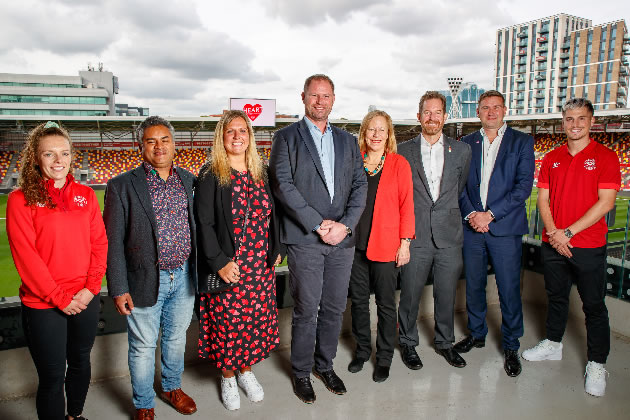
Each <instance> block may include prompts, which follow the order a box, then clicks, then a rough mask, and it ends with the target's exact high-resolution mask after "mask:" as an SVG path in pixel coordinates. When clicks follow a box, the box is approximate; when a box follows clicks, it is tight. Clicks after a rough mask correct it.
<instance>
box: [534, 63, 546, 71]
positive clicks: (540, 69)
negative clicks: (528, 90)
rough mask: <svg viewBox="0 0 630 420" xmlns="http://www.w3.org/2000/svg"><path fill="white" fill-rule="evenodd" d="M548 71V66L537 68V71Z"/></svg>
mask: <svg viewBox="0 0 630 420" xmlns="http://www.w3.org/2000/svg"><path fill="white" fill-rule="evenodd" d="M546 70H547V64H544V65H541V66H538V67H536V71H546Z"/></svg>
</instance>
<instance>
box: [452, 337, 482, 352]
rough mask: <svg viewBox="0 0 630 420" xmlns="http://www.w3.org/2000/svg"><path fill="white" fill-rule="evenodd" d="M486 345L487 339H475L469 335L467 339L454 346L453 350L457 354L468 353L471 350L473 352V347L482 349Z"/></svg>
mask: <svg viewBox="0 0 630 420" xmlns="http://www.w3.org/2000/svg"><path fill="white" fill-rule="evenodd" d="M485 345H486V339H485V337H484V338H475V337H473V336H472V335H467V336H466V338H464V339H463V340H461V341H460V342H459V343H457V344H455V345H454V346H453V350H455V351H456V352H457V353H468V352H469V351H470V350H472V348H473V347H476V348H478V349H480V348H482V347H484V346H485Z"/></svg>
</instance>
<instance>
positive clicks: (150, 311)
mask: <svg viewBox="0 0 630 420" xmlns="http://www.w3.org/2000/svg"><path fill="white" fill-rule="evenodd" d="M194 302H195V290H194V288H193V285H192V279H191V276H190V273H189V271H188V262H186V263H184V265H182V266H181V267H179V268H176V269H174V270H160V288H159V292H158V298H157V302H156V303H155V305H153V306H149V307H144V308H139V307H135V308H134V309H133V311H131V315H129V316H128V317H127V332H128V334H127V335H128V339H129V372H130V374H131V387H132V389H133V404H134V406H135V407H136V408H153V407H154V405H155V404H154V398H155V391H154V389H153V378H154V376H155V348H156V347H157V340H158V335H159V333H160V328H162V339H161V340H160V347H161V353H162V390H163V391H165V392H169V391H172V390H174V389H177V388H181V382H182V373H183V372H184V351H185V349H186V330H187V329H188V326H189V325H190V321H191V319H192V311H193V306H194Z"/></svg>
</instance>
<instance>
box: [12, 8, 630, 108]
mask: <svg viewBox="0 0 630 420" xmlns="http://www.w3.org/2000/svg"><path fill="white" fill-rule="evenodd" d="M557 13H568V14H572V15H575V16H579V17H583V18H587V19H591V20H592V22H593V24H594V25H597V24H601V23H605V22H609V21H613V20H618V19H625V20H626V22H627V23H630V21H629V19H630V2H628V1H620V0H619V1H610V0H605V1H599V2H593V1H592V0H590V1H583V0H579V1H573V2H570V1H554V2H550V1H548V0H527V1H523V0H520V1H513V0H506V1H490V0H476V1H460V0H450V1H442V0H434V1H426V0H425V1H420V0H389V1H387V0H382V1H379V0H301V1H299V0H232V1H222V0H206V1H203V0H198V1H197V0H171V1H166V0H150V1H149V0H102V1H101V0H17V1H16V0H2V1H1V2H0V28H2V31H1V32H0V34H1V36H0V72H5V73H33V74H59V75H78V71H79V70H85V69H86V68H87V63H88V62H90V63H92V65H94V66H96V65H97V63H98V62H103V63H104V67H105V69H106V70H109V71H112V72H113V73H114V74H115V75H116V76H118V78H119V82H120V93H119V94H118V95H117V97H116V102H119V103H128V104H130V105H133V106H145V107H149V108H150V111H151V114H160V115H172V116H199V115H207V114H216V113H220V112H221V110H223V109H225V108H227V106H228V99H229V98H230V97H253V98H275V99H276V100H277V111H278V112H281V113H287V114H300V115H302V114H303V112H304V111H303V109H304V108H303V105H302V103H301V100H300V92H301V87H302V85H303V83H304V79H305V78H306V77H307V76H309V75H311V74H313V73H326V74H328V75H329V76H330V77H331V78H332V79H333V81H334V82H335V93H336V102H335V106H334V108H333V112H332V115H331V116H332V117H333V118H340V117H345V118H349V119H361V118H362V117H363V115H364V114H365V113H366V112H367V109H368V106H369V105H371V104H373V105H376V106H377V107H378V108H380V109H383V110H385V111H388V112H389V113H390V114H391V115H392V117H394V118H396V119H404V118H415V117H414V116H415V113H416V104H417V102H418V98H419V97H420V95H421V94H422V93H423V92H424V91H426V90H429V89H436V90H442V89H447V88H448V86H447V84H446V78H447V77H463V78H464V81H465V82H476V83H477V84H478V85H479V86H480V87H482V88H486V89H489V88H492V73H493V57H494V48H495V46H494V37H495V34H496V30H497V29H498V28H502V27H505V26H510V25H513V24H517V23H522V22H527V21H530V20H533V19H538V18H542V17H546V16H551V15H554V14H557Z"/></svg>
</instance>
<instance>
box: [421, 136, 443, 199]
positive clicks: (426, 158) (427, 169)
mask: <svg viewBox="0 0 630 420" xmlns="http://www.w3.org/2000/svg"><path fill="white" fill-rule="evenodd" d="M420 136H421V139H422V141H421V142H420V152H421V153H422V166H424V174H425V175H426V177H427V182H428V183H429V191H431V198H433V202H436V201H437V199H438V197H439V196H440V184H441V183H442V172H443V170H444V134H442V135H440V138H439V140H438V141H436V142H435V143H433V145H431V144H430V143H429V142H428V141H427V140H426V139H425V138H424V136H423V135H420Z"/></svg>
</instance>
